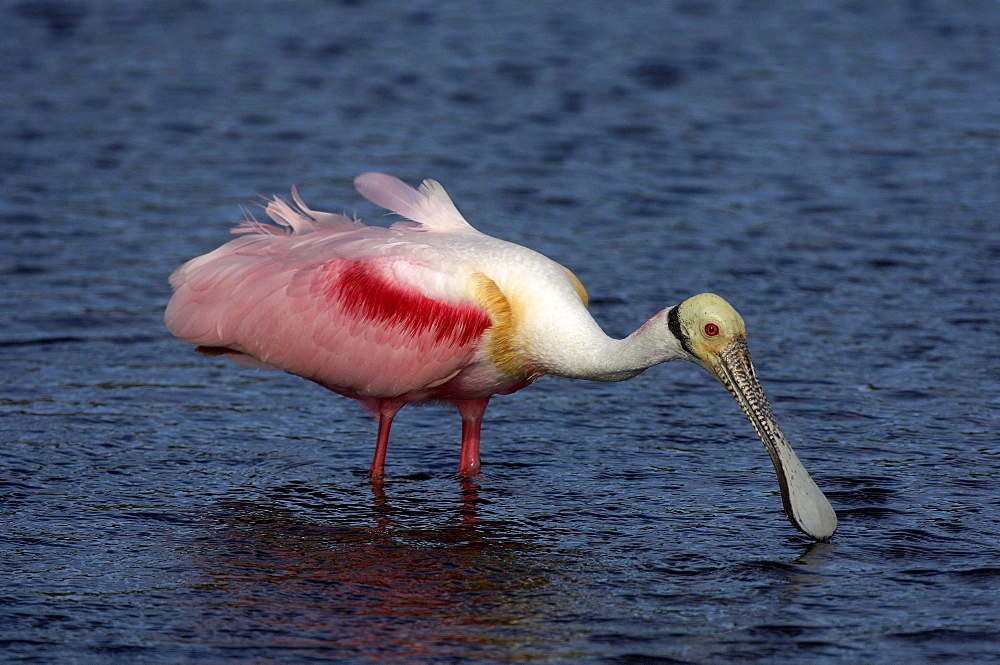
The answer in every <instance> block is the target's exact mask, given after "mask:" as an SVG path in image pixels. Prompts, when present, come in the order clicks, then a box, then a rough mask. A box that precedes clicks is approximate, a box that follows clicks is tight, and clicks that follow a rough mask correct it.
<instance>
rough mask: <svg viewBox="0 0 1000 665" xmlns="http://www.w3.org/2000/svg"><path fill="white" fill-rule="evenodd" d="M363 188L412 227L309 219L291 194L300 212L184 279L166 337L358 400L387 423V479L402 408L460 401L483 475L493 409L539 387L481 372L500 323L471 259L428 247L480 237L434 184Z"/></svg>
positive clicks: (370, 180)
mask: <svg viewBox="0 0 1000 665" xmlns="http://www.w3.org/2000/svg"><path fill="white" fill-rule="evenodd" d="M357 184H358V188H359V190H360V191H362V193H364V194H365V195H366V196H367V197H368V198H369V199H371V200H372V201H373V202H378V203H380V204H381V205H383V206H391V209H393V210H394V211H395V212H397V213H399V214H401V215H403V216H404V217H407V218H408V219H409V220H411V221H409V222H399V223H397V224H395V225H393V227H391V228H388V229H387V228H382V227H372V226H366V225H364V224H362V223H360V222H358V221H356V220H352V219H350V218H348V217H345V216H343V215H335V214H331V213H323V212H317V211H314V210H311V209H310V208H308V207H307V206H306V205H305V203H303V202H302V200H301V199H300V198H299V196H298V192H297V191H295V190H294V189H293V200H292V201H291V202H288V201H285V200H282V199H278V198H275V199H274V200H271V201H269V202H268V203H267V205H266V206H265V211H266V213H267V215H268V216H269V217H270V218H271V220H273V221H274V223H275V224H276V225H271V224H265V223H261V222H258V221H256V220H253V219H250V220H248V221H246V222H244V223H242V224H241V225H239V226H238V227H236V228H235V229H234V233H238V234H241V235H240V237H239V238H236V239H234V240H232V241H230V242H229V243H227V244H225V245H223V246H222V247H220V248H218V249H216V250H215V251H213V252H211V253H209V254H206V255H204V256H200V257H198V258H196V259H193V260H191V261H189V262H187V263H186V264H184V265H182V266H181V267H180V268H178V269H177V270H176V271H175V272H174V274H173V275H172V276H171V279H170V282H171V285H172V286H173V288H174V291H175V292H174V296H173V298H171V300H170V303H169V304H168V306H167V311H166V315H165V321H166V324H167V327H168V328H169V329H170V331H171V332H172V333H173V334H174V335H176V336H177V337H179V338H180V339H183V340H184V341H187V342H190V343H192V344H196V345H198V350H200V351H202V352H204V353H207V354H211V355H219V354H222V355H226V356H227V357H229V358H230V359H232V360H233V361H235V362H237V363H240V364H246V365H250V366H255V367H266V368H276V369H282V370H285V371H287V372H290V373H292V374H296V375H298V376H302V377H304V378H307V379H310V380H312V381H315V382H316V383H318V384H320V385H322V386H324V387H326V388H329V389H330V390H333V391H335V392H337V393H340V394H342V395H345V396H347V397H351V398H353V399H356V400H358V401H359V402H361V404H362V405H363V406H365V408H367V409H368V410H369V411H371V412H372V413H374V414H377V415H378V416H379V418H380V432H379V449H378V451H377V453H376V461H375V463H373V465H372V469H371V473H372V475H373V476H380V475H382V473H383V466H382V465H383V462H382V460H384V454H385V450H384V449H385V443H386V442H387V440H388V430H389V426H390V424H391V421H392V418H393V416H394V415H395V413H396V412H397V411H398V410H399V408H401V407H402V406H403V405H405V404H407V403H411V402H422V401H427V400H442V401H450V402H453V403H455V404H456V406H458V408H459V411H460V412H461V413H462V415H463V418H465V419H466V420H470V419H471V420H472V421H474V422H473V425H474V427H473V429H474V430H475V431H470V432H466V433H463V454H462V459H463V461H462V467H461V472H462V473H465V474H472V473H475V472H476V471H478V466H479V453H478V440H479V431H478V426H479V419H480V418H481V415H482V411H483V410H484V409H485V405H486V401H488V399H489V397H490V395H491V394H493V393H494V392H509V391H511V389H512V388H513V389H516V388H519V387H522V386H523V385H527V383H528V382H529V381H527V380H526V377H524V376H518V377H510V376H505V375H500V376H496V374H497V373H496V372H495V371H493V369H492V368H487V367H485V366H484V363H483V362H482V358H481V355H482V350H483V345H484V344H483V341H482V337H483V334H484V332H486V331H487V330H488V329H489V328H490V327H491V325H492V321H491V318H490V315H489V313H488V312H487V311H486V310H485V309H484V308H483V307H482V306H480V305H479V304H478V303H476V302H475V301H474V300H473V299H471V298H470V297H469V296H468V294H467V288H466V287H465V285H464V283H463V281H462V278H461V274H462V273H463V271H464V269H465V266H463V261H462V260H461V259H460V258H456V257H455V256H454V255H453V252H452V253H450V252H448V251H443V250H442V249H441V248H440V247H437V246H435V243H434V242H428V241H429V240H430V239H431V238H432V236H433V235H435V234H437V235H451V236H455V237H457V238H460V237H461V236H462V235H463V234H466V235H469V234H475V235H479V234H478V232H476V231H475V230H474V229H472V227H471V226H469V225H468V223H467V222H465V220H464V219H463V218H462V216H461V215H460V214H459V213H458V211H457V210H456V209H455V208H454V205H453V204H452V202H451V199H450V198H448V197H447V195H446V194H444V190H443V189H441V188H440V185H436V183H433V184H431V183H425V185H424V186H423V187H422V188H421V191H419V192H418V191H417V190H415V189H413V188H411V187H409V186H408V185H406V184H405V183H403V182H402V181H400V180H398V179H396V178H393V177H391V176H387V175H384V174H374V173H373V174H365V175H363V176H360V177H359V178H358V180H357ZM445 244H446V245H447V244H448V243H445ZM477 361H478V362H477ZM466 429H468V427H466Z"/></svg>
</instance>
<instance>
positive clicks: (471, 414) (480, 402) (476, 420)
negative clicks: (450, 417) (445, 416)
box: [455, 397, 490, 477]
mask: <svg viewBox="0 0 1000 665" xmlns="http://www.w3.org/2000/svg"><path fill="white" fill-rule="evenodd" d="M489 402H490V398H489V397H486V398H484V399H463V400H456V401H455V406H457V407H458V412H459V413H460V414H461V415H462V458H461V461H460V462H459V465H458V475H460V476H466V477H468V476H474V475H476V474H478V473H479V428H480V426H481V425H482V423H483V412H484V411H486V405H487V404H489Z"/></svg>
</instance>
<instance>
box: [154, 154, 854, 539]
mask: <svg viewBox="0 0 1000 665" xmlns="http://www.w3.org/2000/svg"><path fill="white" fill-rule="evenodd" d="M354 184H355V186H356V187H357V189H358V191H359V192H360V193H361V194H362V195H363V196H364V197H365V198H366V199H368V200H369V201H371V202H372V203H375V204H376V205H379V206H381V207H383V208H386V209H388V210H390V211H392V212H394V213H396V214H398V215H400V216H401V217H403V218H404V220H403V221H399V222H397V223H395V224H393V225H392V226H391V227H389V228H383V227H377V226H366V225H364V224H362V223H361V222H360V221H357V220H356V219H351V218H349V217H346V216H344V215H336V214H331V213H325V212H318V211H315V210H311V209H309V208H308V207H307V206H306V204H305V203H303V201H302V199H301V198H300V197H299V195H298V192H297V191H296V190H295V189H294V188H293V189H292V200H291V201H286V200H283V199H281V198H278V197H275V198H274V199H273V200H270V201H268V202H267V204H266V206H265V211H266V213H267V215H268V217H270V218H271V220H273V222H274V224H265V223H261V222H259V221H257V220H255V219H254V218H253V217H250V216H248V218H247V220H246V221H244V222H243V223H242V224H240V225H239V226H237V227H236V228H235V229H233V232H234V233H237V234H240V237H239V238H236V239H234V240H232V241H230V242H228V243H226V244H225V245H223V246H222V247H219V248H218V249H216V250H215V251H213V252H210V253H208V254H205V255H204V256H199V257H197V258H195V259H192V260H191V261H188V262H187V263H185V264H184V265H182V266H181V267H179V268H178V269H177V270H176V271H174V273H173V275H172V276H171V278H170V283H171V285H172V286H173V288H174V295H173V297H172V298H171V300H170V303H169V305H168V306H167V311H166V316H165V320H166V324H167V327H168V328H169V329H170V331H171V332H172V333H173V334H174V335H176V336H177V337H179V338H180V339H182V340H184V341H186V342H190V343H192V344H197V345H198V350H199V351H201V352H203V353H206V354H209V355H225V356H227V357H228V358H230V359H231V360H233V361H235V362H237V363H240V364H245V365H250V366H254V367H263V368H271V369H281V370H284V371H286V372H290V373H292V374H296V375H298V376H302V377H305V378H307V379H309V380H311V381H315V382H316V383H318V384H319V385H321V386H323V387H325V388H328V389H330V390H332V391H333V392H336V393H339V394H341V395H344V396H346V397H350V398H352V399H354V400H357V401H358V402H360V403H361V405H362V406H363V407H364V408H365V409H367V410H368V411H369V412H370V413H372V414H373V415H374V416H375V417H377V418H378V439H377V443H376V446H375V458H374V460H373V461H372V465H371V469H370V475H371V477H372V478H373V479H378V478H381V477H382V475H383V473H384V465H385V453H386V446H387V444H388V441H389V428H390V426H391V425H392V419H393V417H394V416H395V415H396V413H397V412H398V411H399V410H400V408H402V407H403V406H405V405H406V404H411V403H416V402H427V401H437V402H446V403H451V404H454V405H455V406H456V407H457V408H458V412H459V414H460V415H461V417H462V449H461V461H460V464H459V473H460V474H462V475H464V476H472V475H475V474H476V473H478V472H479V429H480V424H481V421H482V417H483V412H484V410H485V409H486V404H487V402H489V400H490V397H492V396H493V395H497V394H507V393H512V392H514V391H516V390H520V389H521V388H524V387H526V386H528V385H530V384H531V383H532V382H534V381H535V380H536V379H538V378H539V377H541V376H544V375H546V374H555V375H558V376H564V377H568V378H572V379H589V380H592V381H623V380H625V379H630V378H632V377H634V376H636V375H637V374H639V373H640V372H642V371H643V370H645V369H647V368H649V367H651V366H653V365H656V364H659V363H663V362H667V361H669V360H676V359H678V358H682V359H684V360H689V361H691V362H694V363H697V364H698V365H700V366H701V367H703V368H704V369H705V370H707V371H708V373H709V374H711V375H712V376H714V377H715V378H716V379H717V380H718V381H719V382H720V383H721V384H722V385H723V386H725V387H726V389H727V390H728V391H729V392H730V393H732V395H733V397H735V398H736V401H737V402H738V403H739V405H740V408H741V409H742V410H743V412H744V413H745V414H746V416H747V418H748V419H749V420H750V423H751V424H752V425H753V427H754V429H755V430H756V431H757V434H758V435H759V436H760V438H761V440H762V441H763V442H764V446H765V447H766V448H767V452H768V453H769V454H770V456H771V461H772V462H773V463H774V468H775V471H776V472H777V474H778V482H779V485H780V488H781V497H782V503H783V505H784V509H785V513H786V515H787V516H788V519H789V520H790V521H791V523H792V524H793V525H794V526H795V527H797V528H798V529H799V530H801V531H803V532H804V533H806V534H808V535H810V536H812V537H813V538H816V539H817V540H826V539H828V538H829V537H830V536H831V535H833V532H834V530H835V529H836V528H837V516H836V514H835V513H834V511H833V509H832V508H831V507H830V504H829V502H828V501H827V499H826V497H825V496H824V495H823V493H822V492H821V491H820V489H819V488H818V487H817V486H816V484H815V483H814V482H813V480H812V478H811V477H810V476H809V474H808V473H807V472H806V470H805V468H804V467H803V466H802V463H801V462H800V461H799V459H798V457H797V456H796V455H795V452H794V451H793V450H792V447H791V445H790V444H789V443H788V440H787V439H786V438H785V436H784V435H783V434H782V433H781V430H780V429H778V425H777V422H776V421H775V419H774V416H773V415H772V413H771V408H770V406H769V405H768V403H767V399H766V398H765V397H764V392H763V390H762V389H761V387H760V384H759V382H758V381H757V376H756V373H755V371H754V367H753V364H752V362H751V360H750V354H749V351H748V350H747V342H746V331H745V328H744V324H743V319H742V318H740V315H739V314H738V313H737V312H736V310H735V309H733V308H732V307H731V306H730V305H729V304H728V303H727V302H726V301H725V300H723V299H722V298H720V297H719V296H716V295H713V294H708V293H703V294H701V295H696V296H694V297H691V298H688V299H687V300H685V301H684V302H682V303H680V304H679V305H676V306H674V307H669V308H667V309H664V310H662V311H660V312H658V313H657V314H655V315H653V317H652V318H651V319H649V320H648V321H647V322H646V323H644V324H643V325H642V326H641V327H640V328H639V329H638V330H636V331H635V332H634V333H632V334H631V335H629V336H628V337H627V338H625V339H620V340H619V339H612V338H611V337H609V336H607V335H606V334H605V333H604V331H602V330H601V328H600V326H598V324H597V323H596V322H595V321H594V319H593V318H592V317H591V316H590V314H589V313H588V311H587V293H586V291H584V289H583V286H582V285H581V284H580V281H579V280H578V279H577V278H576V277H575V276H574V275H573V273H571V272H570V271H569V270H567V269H566V268H564V267H563V266H561V265H559V264H558V263H556V262H554V261H552V260H551V259H549V258H547V257H545V256H542V255H541V254H539V253H537V252H534V251H532V250H530V249H527V248H525V247H521V246H520V245H515V244H513V243H510V242H506V241H503V240H498V239H496V238H493V237H490V236H488V235H485V234H483V233H480V232H479V231H477V230H475V229H474V228H473V227H472V226H471V225H469V223H468V222H467V221H466V220H465V218H464V217H462V215H461V214H460V213H459V212H458V209H456V208H455V205H454V204H453V203H452V201H451V198H449V196H448V194H447V193H446V192H445V191H444V188H443V187H441V185H440V184H439V183H437V182H436V181H434V180H425V181H424V182H423V184H422V185H421V186H420V189H419V190H416V189H413V188H412V187H410V186H409V185H407V184H406V183H404V182H403V181H402V180H399V179H398V178H394V177H392V176H389V175H385V174H381V173H366V174H364V175H361V176H358V178H357V179H355V181H354Z"/></svg>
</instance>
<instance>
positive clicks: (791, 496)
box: [667, 293, 837, 540]
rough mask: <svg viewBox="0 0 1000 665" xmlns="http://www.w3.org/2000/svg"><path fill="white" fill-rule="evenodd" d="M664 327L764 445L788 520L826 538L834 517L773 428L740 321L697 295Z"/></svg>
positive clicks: (727, 308)
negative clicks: (725, 394)
mask: <svg viewBox="0 0 1000 665" xmlns="http://www.w3.org/2000/svg"><path fill="white" fill-rule="evenodd" d="M667 324H668V326H669V328H670V332H671V333H672V334H673V336H674V337H676V338H677V340H678V342H680V346H681V349H683V353H684V354H685V358H686V359H687V360H690V361H692V362H694V363H697V364H698V365H701V366H702V367H703V368H705V370H706V371H707V372H708V373H709V374H711V375H712V376H714V377H715V378H716V379H717V380H718V381H719V383H721V384H722V385H723V386H725V388H726V390H728V391H729V392H730V393H731V394H732V396H733V397H734V398H736V402H737V403H738V404H739V405H740V408H741V409H742V410H743V413H744V414H746V417H747V419H748V420H749V421H750V424H751V425H753V427H754V429H755V430H756V431H757V434H758V436H760V439H761V441H763V442H764V447H765V448H767V452H768V453H769V454H770V456H771V461H772V462H773V463H774V470H775V472H777V474H778V484H779V486H780V488H781V499H782V504H783V505H784V508H785V514H786V515H787V516H788V519H789V521H790V522H791V523H792V524H793V525H794V526H795V527H796V528H797V529H799V530H800V531H802V532H803V533H806V534H808V535H810V536H812V537H813V538H815V539H816V540H828V539H829V538H830V536H832V535H833V532H834V531H835V530H836V528H837V515H836V513H835V512H834V511H833V508H832V507H831V506H830V502H829V501H827V499H826V496H824V495H823V492H822V491H820V489H819V488H818V487H817V486H816V483H815V482H813V479H812V478H811V477H810V476H809V473H808V472H807V471H806V470H805V467H803V466H802V463H801V462H800V461H799V459H798V457H797V456H796V455H795V451H794V450H792V447H791V444H789V443H788V439H786V438H785V435H784V434H782V433H781V430H780V429H779V428H778V423H777V421H776V420H775V418H774V414H773V413H772V412H771V407H770V405H769V404H768V402H767V398H766V397H765V396H764V390H763V389H762V388H761V386H760V382H759V381H758V380H757V372H756V371H755V370H754V366H753V361H752V360H751V359H750V351H749V349H748V347H747V335H746V326H745V325H744V323H743V318H742V317H741V316H740V315H739V313H738V312H737V311H736V310H735V309H733V307H732V305H730V304H729V303H727V302H726V301H725V300H723V299H722V298H720V297H719V296H717V295H715V294H712V293H702V294H700V295H697V296H693V297H691V298H688V299H687V300H685V301H684V302H682V303H681V304H680V305H677V306H676V307H674V308H673V309H671V310H670V312H669V313H668V315H667Z"/></svg>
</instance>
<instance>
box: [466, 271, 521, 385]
mask: <svg viewBox="0 0 1000 665" xmlns="http://www.w3.org/2000/svg"><path fill="white" fill-rule="evenodd" d="M469 280H470V284H471V287H472V297H473V298H474V299H475V301H476V303H477V304H478V305H479V306H480V307H482V308H483V309H484V310H486V312H487V313H488V314H489V316H490V319H491V320H492V322H493V325H492V326H491V327H490V341H489V343H488V344H487V346H486V356H487V358H489V360H490V362H492V363H493V365H494V366H495V367H497V368H498V369H499V370H500V371H501V372H503V373H505V374H509V375H511V376H516V377H526V376H528V375H529V374H531V371H532V370H531V368H530V367H528V365H527V363H526V362H525V360H524V357H523V356H522V354H521V350H520V349H521V340H520V339H519V336H518V334H517V323H518V322H517V315H516V312H515V308H514V307H512V306H511V303H510V301H509V300H508V299H507V297H506V296H505V295H504V294H503V291H501V290H500V287H499V286H497V284H496V282H494V281H493V280H492V279H490V278H489V277H487V276H486V275H484V274H483V273H481V272H474V273H472V275H471V277H470V278H469Z"/></svg>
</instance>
